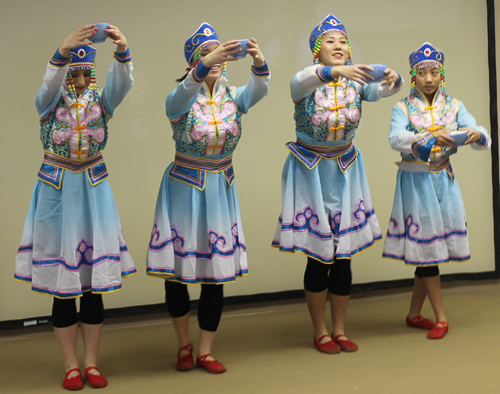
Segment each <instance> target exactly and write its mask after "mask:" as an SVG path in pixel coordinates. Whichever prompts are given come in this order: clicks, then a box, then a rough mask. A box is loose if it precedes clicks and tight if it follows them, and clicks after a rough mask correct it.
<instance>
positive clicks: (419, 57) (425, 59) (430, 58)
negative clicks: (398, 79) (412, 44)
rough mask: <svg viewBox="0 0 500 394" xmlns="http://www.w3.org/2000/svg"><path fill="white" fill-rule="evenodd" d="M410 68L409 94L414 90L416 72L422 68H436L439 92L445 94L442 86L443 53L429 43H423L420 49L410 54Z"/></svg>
mask: <svg viewBox="0 0 500 394" xmlns="http://www.w3.org/2000/svg"><path fill="white" fill-rule="evenodd" d="M409 61H410V68H411V93H413V92H414V90H415V81H416V78H417V70H418V69H419V68H423V67H429V66H431V67H436V68H439V70H440V72H441V90H442V91H443V93H446V92H445V85H444V53H443V52H441V51H440V50H439V49H437V48H435V47H434V46H433V45H432V44H431V43H430V42H424V43H423V44H422V45H421V46H420V48H418V49H417V50H416V51H414V52H412V53H411V54H410V57H409Z"/></svg>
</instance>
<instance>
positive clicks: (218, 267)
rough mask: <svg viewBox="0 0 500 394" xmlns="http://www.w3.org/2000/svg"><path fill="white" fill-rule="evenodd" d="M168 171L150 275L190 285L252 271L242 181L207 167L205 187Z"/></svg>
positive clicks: (158, 205) (150, 254)
mask: <svg viewBox="0 0 500 394" xmlns="http://www.w3.org/2000/svg"><path fill="white" fill-rule="evenodd" d="M172 165H173V163H172V164H171V165H170V166H169V167H168V168H167V170H166V171H165V174H164V176H163V180H162V183H161V186H160V191H159V194H158V200H157V203H156V212H155V222H154V226H153V231H152V233H151V241H150V244H149V248H148V255H147V274H148V275H150V276H156V277H160V278H164V279H169V280H171V281H176V282H181V283H184V284H196V283H228V282H233V281H234V280H235V279H236V278H237V277H240V276H243V275H246V274H248V264H247V253H246V246H245V238H244V235H243V230H242V226H241V217H240V206H239V202H238V195H237V191H236V182H234V181H233V185H232V186H230V185H229V184H228V183H227V181H226V178H225V177H224V174H223V172H219V173H211V172H206V175H205V176H206V182H205V188H204V190H199V189H197V188H196V187H193V186H192V185H189V184H186V183H183V182H181V181H178V180H176V179H173V178H170V177H169V175H168V174H169V171H170V169H171V168H172Z"/></svg>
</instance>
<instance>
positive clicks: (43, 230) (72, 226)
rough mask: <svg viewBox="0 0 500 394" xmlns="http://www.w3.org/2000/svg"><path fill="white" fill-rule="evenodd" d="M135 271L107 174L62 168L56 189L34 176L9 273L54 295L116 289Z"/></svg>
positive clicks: (62, 295) (35, 289)
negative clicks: (93, 180) (96, 178)
mask: <svg viewBox="0 0 500 394" xmlns="http://www.w3.org/2000/svg"><path fill="white" fill-rule="evenodd" d="M135 272H136V269H135V267H134V263H133V261H132V258H131V257H130V254H129V252H128V249H127V245H126V244H125V240H124V238H123V235H122V229H121V224H120V218H119V216H118V212H117V210H116V205H115V200H114V198H113V193H112V191H111V187H110V186H109V183H108V181H107V180H104V181H102V182H101V183H99V184H97V185H96V186H91V185H90V184H89V181H88V179H87V172H86V171H83V172H80V173H76V174H75V173H73V172H71V171H68V170H66V171H64V176H63V181H62V186H61V189H59V190H57V189H56V188H54V187H53V186H51V185H48V184H46V183H43V182H42V181H40V180H37V182H36V183H35V187H34V189H33V196H32V199H31V203H30V207H29V211H28V214H27V216H26V222H25V224H24V231H23V236H22V241H21V246H20V247H19V250H18V253H17V257H16V269H15V278H16V279H19V280H21V281H25V282H31V288H32V290H33V291H35V292H38V293H43V294H48V295H51V296H54V297H58V298H74V297H79V296H81V295H82V292H85V291H91V292H93V293H109V292H113V291H117V290H120V289H121V287H122V278H123V277H125V276H129V275H132V274H134V273H135Z"/></svg>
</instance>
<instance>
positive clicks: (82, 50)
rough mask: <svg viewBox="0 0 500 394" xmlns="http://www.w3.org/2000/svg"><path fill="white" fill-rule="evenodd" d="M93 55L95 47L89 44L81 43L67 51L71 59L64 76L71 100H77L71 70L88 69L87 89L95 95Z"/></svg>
mask: <svg viewBox="0 0 500 394" xmlns="http://www.w3.org/2000/svg"><path fill="white" fill-rule="evenodd" d="M95 55H96V49H95V48H93V47H91V46H89V45H82V46H80V47H77V48H74V49H71V50H70V51H69V56H70V57H71V61H70V63H69V70H68V74H67V76H66V85H67V87H68V90H69V92H70V95H71V98H73V100H78V95H77V94H76V89H75V83H74V80H73V75H72V74H71V72H72V71H79V70H90V84H89V89H90V90H91V91H92V93H93V94H94V96H95V92H96V90H97V85H96V81H95V66H94V63H95Z"/></svg>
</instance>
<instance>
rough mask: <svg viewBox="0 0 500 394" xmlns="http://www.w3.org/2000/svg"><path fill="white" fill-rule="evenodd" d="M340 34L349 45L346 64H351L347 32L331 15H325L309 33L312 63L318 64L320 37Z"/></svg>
mask: <svg viewBox="0 0 500 394" xmlns="http://www.w3.org/2000/svg"><path fill="white" fill-rule="evenodd" d="M333 32H340V33H342V34H343V35H344V36H345V37H346V39H347V43H348V44H349V59H348V60H347V63H346V64H352V62H351V43H350V42H349V37H347V31H346V29H345V27H344V25H343V24H342V22H341V21H340V20H339V19H337V18H336V17H335V16H333V15H331V14H330V15H327V16H326V17H325V19H323V20H322V21H321V22H320V23H319V24H318V25H317V26H316V27H315V28H314V29H313V31H312V32H311V37H310V38H309V47H310V48H311V51H312V53H313V55H314V63H318V61H319V60H318V59H319V51H320V49H321V37H322V36H323V35H324V34H327V33H333Z"/></svg>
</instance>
